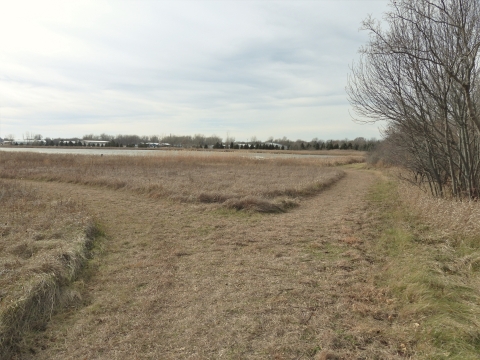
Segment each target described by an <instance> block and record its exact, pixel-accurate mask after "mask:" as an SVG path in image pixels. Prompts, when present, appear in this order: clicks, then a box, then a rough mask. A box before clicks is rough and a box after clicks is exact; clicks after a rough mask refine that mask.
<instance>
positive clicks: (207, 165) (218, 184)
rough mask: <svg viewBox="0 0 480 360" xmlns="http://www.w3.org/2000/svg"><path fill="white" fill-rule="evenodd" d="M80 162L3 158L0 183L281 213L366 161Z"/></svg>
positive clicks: (184, 158)
mask: <svg viewBox="0 0 480 360" xmlns="http://www.w3.org/2000/svg"><path fill="white" fill-rule="evenodd" d="M230 155H231V154H229V156H225V154H224V153H213V154H209V155H204V156H201V155H200V156H199V155H195V156H193V155H189V154H188V153H185V154H180V155H176V156H159V157H155V156H148V157H140V156H80V155H45V154H35V153H2V156H1V157H0V177H3V178H10V179H19V178H20V179H21V178H23V179H33V180H43V181H59V182H68V183H75V184H84V185H94V186H103V187H109V188H113V189H125V190H131V191H135V192H136V193H139V194H145V195H148V196H149V197H153V198H168V199H170V200H175V201H181V202H202V203H217V204H223V205H224V206H225V207H229V208H235V209H239V210H240V209H244V208H246V209H252V210H257V211H260V212H279V211H283V210H285V209H287V208H289V207H292V206H296V205H297V202H298V199H299V198H300V197H303V196H309V195H313V194H315V193H317V192H318V191H319V190H322V189H323V188H324V187H326V186H328V185H329V184H332V183H334V182H335V181H337V180H338V179H340V178H341V177H342V176H343V175H344V173H343V172H342V171H341V170H339V169H337V168H335V167H334V166H335V165H339V164H349V163H357V162H362V161H363V157H361V156H360V157H358V156H357V157H352V156H348V157H339V158H328V159H322V158H320V159H312V158H306V159H268V160H266V159H262V160H258V159H255V158H250V157H244V156H230Z"/></svg>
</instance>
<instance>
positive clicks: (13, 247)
mask: <svg viewBox="0 0 480 360" xmlns="http://www.w3.org/2000/svg"><path fill="white" fill-rule="evenodd" d="M0 203H1V206H0V219H1V224H0V359H8V358H10V356H11V354H12V353H13V352H16V351H17V350H18V349H19V348H21V347H22V339H23V336H24V335H25V333H26V332H28V331H30V330H41V329H43V328H44V327H45V323H46V321H48V319H49V318H50V316H51V315H52V312H53V311H54V310H55V308H57V307H58V306H59V305H60V304H62V303H66V302H69V301H70V300H75V298H76V297H77V296H78V294H76V293H75V292H71V291H70V292H66V291H62V290H61V287H62V286H63V285H66V284H68V283H70V282H71V281H72V280H73V279H74V278H75V277H76V275H77V274H78V272H79V271H80V269H81V268H82V265H83V263H84V261H85V259H86V255H87V250H88V248H89V247H90V246H91V243H92V241H93V237H94V235H95V226H94V224H93V222H92V220H91V218H90V217H89V216H87V215H86V213H85V211H84V209H83V207H82V206H80V205H79V204H78V203H76V202H74V201H71V200H56V199H45V198H44V197H42V195H41V193H40V192H39V191H37V190H36V189H35V188H33V187H31V186H27V185H25V184H21V183H18V182H15V181H5V180H2V181H0Z"/></svg>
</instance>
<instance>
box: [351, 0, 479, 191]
mask: <svg viewBox="0 0 480 360" xmlns="http://www.w3.org/2000/svg"><path fill="white" fill-rule="evenodd" d="M390 8H391V10H390V11H389V12H388V13H387V14H386V16H385V19H386V23H387V25H388V28H387V29H386V30H384V29H382V28H381V26H380V25H379V23H378V22H376V21H375V20H373V19H372V18H368V19H367V20H366V21H365V22H364V23H363V28H364V29H365V30H367V31H368V32H369V33H370V40H369V42H368V44H367V45H366V46H364V47H363V48H361V50H360V52H361V55H362V57H361V60H360V62H358V63H357V64H355V65H354V66H353V68H352V73H351V75H350V77H349V82H348V85H347V93H348V95H349V100H350V103H351V104H352V106H353V108H354V110H355V112H356V113H357V114H358V115H359V116H361V117H362V118H363V119H365V118H368V119H369V120H367V121H378V120H386V121H387V123H388V124H389V125H388V128H387V130H386V135H387V138H389V140H390V144H391V145H392V146H396V148H397V149H398V151H393V152H390V154H396V156H398V159H397V160H399V159H400V160H401V162H402V163H403V165H404V166H406V167H408V168H409V169H410V170H411V171H412V172H413V173H414V176H415V179H416V181H417V182H418V183H419V184H420V185H422V184H427V186H428V187H429V188H430V191H431V192H432V193H434V194H436V195H439V196H444V195H445V194H446V193H447V192H449V193H452V194H453V195H454V196H457V197H460V196H468V197H471V198H476V197H478V196H479V195H480V193H479V191H480V186H479V185H480V148H479V144H480V138H479V137H480V121H479V116H478V113H477V104H478V99H479V89H478V88H479V84H478V56H479V55H478V54H479V48H480V6H479V4H478V0H398V1H392V2H391V5H390Z"/></svg>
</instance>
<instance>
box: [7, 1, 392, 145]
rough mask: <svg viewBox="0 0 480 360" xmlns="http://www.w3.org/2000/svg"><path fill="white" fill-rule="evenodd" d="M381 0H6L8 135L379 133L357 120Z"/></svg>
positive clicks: (308, 135) (328, 135) (342, 135)
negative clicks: (364, 25)
mask: <svg viewBox="0 0 480 360" xmlns="http://www.w3.org/2000/svg"><path fill="white" fill-rule="evenodd" d="M386 9H387V0H371V1H369V0H350V1H348V0H331V1H325V0H316V1H315V0H312V1H300V0H295V1H286V0H284V1H273V0H263V1H262V0H251V1H242V0H236V1H233V0H216V1H203V0H195V1H187V0H176V1H167V0H136V1H134V0H114V1H103V0H94V1H86V0H72V1H64V0H62V1H48V0H42V1H38V0H34V1H21V0H20V1H18V0H16V1H7V0H0V136H1V137H3V136H5V135H8V134H14V135H15V136H16V137H17V138H21V137H22V134H25V133H26V132H29V133H39V134H42V135H43V136H50V137H57V136H60V137H73V136H82V135H84V134H88V133H95V134H100V133H103V132H105V133H108V134H112V135H116V134H138V135H153V134H159V135H162V134H170V133H172V134H178V135H193V134H195V133H201V134H204V135H212V134H217V135H219V136H221V137H226V136H227V132H228V133H229V134H230V136H233V137H235V138H236V139H237V140H246V139H249V138H250V137H252V136H256V137H257V138H259V139H262V140H265V139H266V138H267V137H269V136H273V137H275V138H277V137H283V136H287V137H288V138H290V139H298V138H301V139H305V140H310V139H312V138H314V137H318V138H320V139H330V138H334V139H338V138H350V139H353V138H355V137H357V136H363V137H367V138H370V137H377V138H379V137H380V136H379V132H378V127H379V125H360V124H356V123H354V122H352V120H351V116H350V114H349V111H351V109H350V107H349V104H348V101H347V97H346V94H345V85H346V79H347V74H348V72H349V66H350V65H351V63H352V61H353V60H355V59H357V58H358V48H359V46H361V45H362V44H364V43H365V42H366V40H367V34H366V33H365V32H359V30H358V29H359V27H360V23H361V21H362V20H363V19H364V18H365V17H366V16H367V15H368V14H373V15H374V16H375V17H377V18H380V17H381V14H382V12H384V11H385V10H386Z"/></svg>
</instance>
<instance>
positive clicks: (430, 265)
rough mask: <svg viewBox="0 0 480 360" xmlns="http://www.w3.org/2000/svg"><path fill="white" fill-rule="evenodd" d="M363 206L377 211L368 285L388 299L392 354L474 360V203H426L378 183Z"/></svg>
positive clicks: (478, 260)
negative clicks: (373, 268)
mask: <svg viewBox="0 0 480 360" xmlns="http://www.w3.org/2000/svg"><path fill="white" fill-rule="evenodd" d="M400 194H401V195H400ZM371 201H373V202H374V203H376V204H378V206H379V207H380V209H381V211H382V212H383V214H382V216H381V219H382V222H383V225H382V226H381V232H380V236H379V237H378V243H377V245H376V249H375V252H376V253H377V255H378V256H379V258H381V259H382V266H381V271H379V273H378V275H376V285H377V286H378V287H379V288H384V289H385V291H386V293H387V294H388V296H389V297H390V299H388V300H387V302H388V303H389V307H390V308H391V311H392V312H391V314H393V315H391V316H392V319H391V321H392V328H391V336H393V337H397V338H399V339H402V340H403V342H402V344H401V346H400V348H399V353H401V354H404V355H405V356H412V357H413V358H419V359H447V358H448V359H478V354H479V353H480V248H479V245H480V221H479V219H480V204H478V202H468V201H467V202H455V201H451V200H443V199H433V198H432V197H430V196H429V195H427V194H425V193H423V192H421V191H420V190H418V189H416V188H414V187H412V186H411V185H407V184H398V183H397V182H396V181H395V180H389V181H383V182H381V183H378V184H377V186H376V187H375V188H374V189H373V191H372V193H371Z"/></svg>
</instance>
